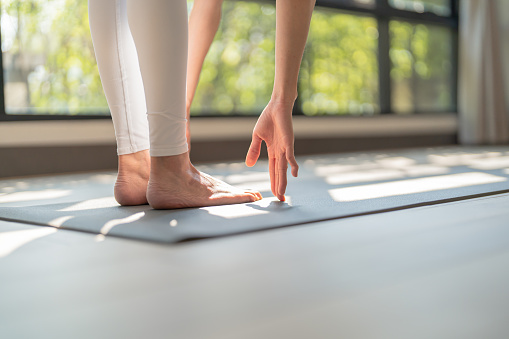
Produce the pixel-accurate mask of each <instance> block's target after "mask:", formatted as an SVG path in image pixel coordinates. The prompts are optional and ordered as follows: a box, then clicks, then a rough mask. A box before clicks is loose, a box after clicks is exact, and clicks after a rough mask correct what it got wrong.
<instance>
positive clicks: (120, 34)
mask: <svg viewBox="0 0 509 339" xmlns="http://www.w3.org/2000/svg"><path fill="white" fill-rule="evenodd" d="M88 6H89V7H88V10H89V20H90V31H91V34H92V41H93V45H94V50H95V55H96V59H97V65H98V68H99V74H100V76H101V82H102V85H103V89H104V93H105V95H106V99H107V101H108V106H109V108H110V111H111V116H112V119H113V125H114V127H115V137H116V140H117V152H118V154H119V155H122V154H129V153H135V152H139V151H142V150H146V149H150V155H151V156H156V157H158V156H169V155H177V154H182V153H185V152H187V150H188V145H187V140H186V68H187V2H186V0H89V1H88Z"/></svg>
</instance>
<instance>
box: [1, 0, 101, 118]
mask: <svg viewBox="0 0 509 339" xmlns="http://www.w3.org/2000/svg"><path fill="white" fill-rule="evenodd" d="M69 13H72V15H69ZM8 25H9V26H10V29H11V31H13V33H14V34H13V36H6V34H4V27H7V26H8ZM7 29H8V28H7ZM2 52H3V58H4V72H6V76H5V77H6V79H5V81H6V83H7V84H6V87H7V86H8V85H9V82H10V81H12V82H22V81H24V82H26V85H27V87H28V91H27V96H28V97H27V100H26V101H27V106H29V107H7V109H8V110H9V111H15V112H17V111H18V110H19V109H22V110H24V111H25V112H24V113H50V114H51V113H54V114H61V113H71V114H79V113H97V112H103V113H104V112H107V111H108V110H107V102H106V99H105V97H104V94H103V92H102V85H101V81H100V78H99V73H98V70H97V65H96V61H95V56H94V50H93V46H92V40H91V37H90V30H89V26H88V6H87V1H74V0H32V1H16V0H4V1H2ZM10 72H11V73H12V74H10ZM6 101H7V104H8V103H9V100H8V98H7V100H6ZM27 111H28V112H27Z"/></svg>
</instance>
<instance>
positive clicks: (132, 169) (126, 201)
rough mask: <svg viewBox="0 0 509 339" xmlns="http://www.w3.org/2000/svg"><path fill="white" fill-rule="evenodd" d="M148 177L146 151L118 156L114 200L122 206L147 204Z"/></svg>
mask: <svg viewBox="0 0 509 339" xmlns="http://www.w3.org/2000/svg"><path fill="white" fill-rule="evenodd" d="M149 175H150V155H149V151H148V150H144V151H140V152H137V153H131V154H125V155H120V156H119V157H118V176H117V182H116V183H115V189H114V192H115V199H116V200H117V202H118V203H119V204H120V205H122V206H133V205H144V204H147V195H146V194H147V185H148V178H149Z"/></svg>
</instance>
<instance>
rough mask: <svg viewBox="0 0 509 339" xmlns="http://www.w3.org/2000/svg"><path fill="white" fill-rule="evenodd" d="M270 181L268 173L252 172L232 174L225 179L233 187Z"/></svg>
mask: <svg viewBox="0 0 509 339" xmlns="http://www.w3.org/2000/svg"><path fill="white" fill-rule="evenodd" d="M265 180H270V177H269V173H268V172H250V173H244V174H232V175H228V176H227V177H226V178H225V181H226V182H227V183H229V184H231V185H235V184H240V183H246V182H251V181H265Z"/></svg>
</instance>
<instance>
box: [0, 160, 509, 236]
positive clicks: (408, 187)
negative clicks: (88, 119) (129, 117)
mask: <svg viewBox="0 0 509 339" xmlns="http://www.w3.org/2000/svg"><path fill="white" fill-rule="evenodd" d="M299 161H300V163H301V171H300V173H299V178H298V179H293V178H290V179H289V183H288V191H287V197H288V201H287V202H284V203H282V202H279V201H276V199H275V198H272V197H271V193H270V188H269V187H270V186H269V181H268V175H267V173H266V169H265V165H266V163H260V164H259V165H257V166H256V167H254V168H253V169H246V168H245V167H243V165H242V164H231V163H230V164H228V163H227V164H216V165H210V166H202V167H201V169H202V170H204V171H206V172H209V173H211V174H213V175H215V176H218V177H220V178H222V179H224V180H225V181H228V182H230V183H232V184H234V185H236V186H239V187H246V188H255V189H259V190H260V191H262V193H263V195H264V197H267V198H265V199H263V200H261V201H258V202H255V203H248V204H237V205H225V206H214V207H204V208H191V209H179V210H153V209H151V208H150V207H149V206H148V205H144V206H135V207H121V206H119V205H118V204H116V202H115V200H114V199H113V197H112V196H103V197H98V198H93V199H88V200H82V201H73V202H62V203H57V204H47V201H46V204H44V202H40V203H39V204H37V205H32V206H22V207H0V219H3V220H13V221H19V222H25V223H30V224H37V225H49V226H54V227H59V228H62V229H70V230H79V231H85V232H91V233H95V234H98V237H99V238H101V237H103V236H119V237H124V238H133V239H140V240H147V241H154V242H162V243H177V242H181V241H187V240H193V239H203V238H210V237H218V236H225V235H231V234H238V233H245V232H252V231H260V230H265V229H270V228H277V227H284V226H292V225H299V224H305V223H311V222H316V221H320V220H327V219H334V218H343V217H352V216H357V215H363V214H371V213H379V212H383V211H388V210H395V209H403V208H409V207H416V206H423V205H428V204H435V203H440V202H447V201H454V200H461V199H465V198H469V197H475V196H482V195H489V194H495V193H503V192H509V153H508V154H505V153H500V154H498V155H497V156H493V154H491V156H490V153H486V154H485V152H484V153H483V152H481V153H479V154H477V156H470V157H469V156H465V154H464V152H462V153H452V154H450V153H445V154H436V152H435V153H432V154H430V153H429V152H428V153H427V152H420V153H419V152H417V153H416V152H413V153H412V152H409V153H400V154H372V155H369V154H357V155H355V156H352V155H350V156H345V155H342V156H340V155H331V156H321V157H307V158H300V159H299ZM79 189H80V188H79V187H78V188H75V190H78V191H79ZM83 189H84V190H85V188H84V187H83ZM74 193H75V194H76V192H74ZM77 196H79V192H78V193H77Z"/></svg>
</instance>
